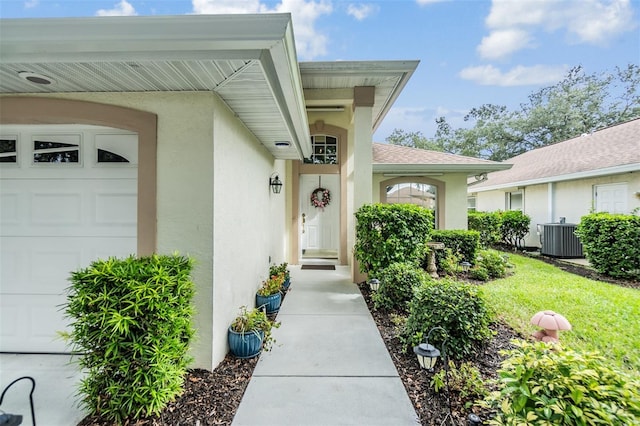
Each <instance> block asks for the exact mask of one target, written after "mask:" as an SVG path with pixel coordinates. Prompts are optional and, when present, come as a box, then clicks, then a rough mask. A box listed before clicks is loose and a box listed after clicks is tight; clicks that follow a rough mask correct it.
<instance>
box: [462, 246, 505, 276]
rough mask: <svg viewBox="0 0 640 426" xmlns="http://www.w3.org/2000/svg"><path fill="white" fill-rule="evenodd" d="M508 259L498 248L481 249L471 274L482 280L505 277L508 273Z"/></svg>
mask: <svg viewBox="0 0 640 426" xmlns="http://www.w3.org/2000/svg"><path fill="white" fill-rule="evenodd" d="M507 265H508V263H507V260H506V258H505V257H503V255H502V254H501V253H500V252H499V251H496V250H480V251H479V252H478V257H477V259H476V264H475V266H474V267H473V268H472V269H471V270H470V271H469V276H470V277H472V278H474V279H476V280H481V281H487V280H489V279H496V278H503V277H505V276H506V275H507Z"/></svg>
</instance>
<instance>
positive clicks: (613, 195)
mask: <svg viewBox="0 0 640 426" xmlns="http://www.w3.org/2000/svg"><path fill="white" fill-rule="evenodd" d="M595 198H596V211H597V212H607V213H628V212H627V184H626V183H619V184H612V185H598V186H596V187H595Z"/></svg>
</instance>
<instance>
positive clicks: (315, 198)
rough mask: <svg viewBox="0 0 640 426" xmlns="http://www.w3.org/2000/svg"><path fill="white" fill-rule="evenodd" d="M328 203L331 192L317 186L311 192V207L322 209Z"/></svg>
mask: <svg viewBox="0 0 640 426" xmlns="http://www.w3.org/2000/svg"><path fill="white" fill-rule="evenodd" d="M318 194H320V195H318ZM329 203H331V192H330V191H329V190H328V189H326V188H322V187H319V188H316V189H314V190H313V191H312V192H311V205H312V206H313V207H315V208H320V209H322V210H324V208H325V207H327V206H328V205H329Z"/></svg>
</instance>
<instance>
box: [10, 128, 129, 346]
mask: <svg viewBox="0 0 640 426" xmlns="http://www.w3.org/2000/svg"><path fill="white" fill-rule="evenodd" d="M0 140H1V142H0V315H1V318H0V333H1V334H0V351H2V352H42V353H57V352H67V351H68V350H69V349H68V348H67V347H66V343H65V342H64V341H62V340H61V339H60V338H58V337H57V336H58V332H59V331H63V330H65V329H66V328H67V321H66V320H65V318H64V313H63V311H62V305H63V304H64V303H65V302H66V293H65V289H66V288H67V287H68V286H69V285H70V283H69V281H68V279H69V276H70V273H71V272H72V271H74V270H76V269H78V268H81V267H86V266H88V265H89V263H91V262H92V261H93V260H96V259H99V258H108V257H110V256H116V257H122V256H128V255H130V254H135V252H136V245H137V244H136V238H137V237H136V234H137V218H136V216H137V212H136V211H137V163H138V161H137V136H136V135H135V134H131V133H128V132H124V131H121V130H116V129H107V128H101V127H93V126H82V127H80V126H2V127H0Z"/></svg>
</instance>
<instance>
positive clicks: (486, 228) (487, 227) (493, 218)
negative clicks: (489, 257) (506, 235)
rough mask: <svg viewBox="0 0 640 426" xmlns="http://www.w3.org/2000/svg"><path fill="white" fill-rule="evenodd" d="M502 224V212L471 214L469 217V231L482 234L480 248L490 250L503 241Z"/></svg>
mask: <svg viewBox="0 0 640 426" xmlns="http://www.w3.org/2000/svg"><path fill="white" fill-rule="evenodd" d="M501 224H502V216H501V212H491V213H489V212H469V213H468V215H467V226H468V228H469V230H473V231H478V232H479V233H480V246H481V247H483V248H489V247H491V246H492V245H494V244H497V243H499V242H500V240H502V233H501V231H500V225H501Z"/></svg>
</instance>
